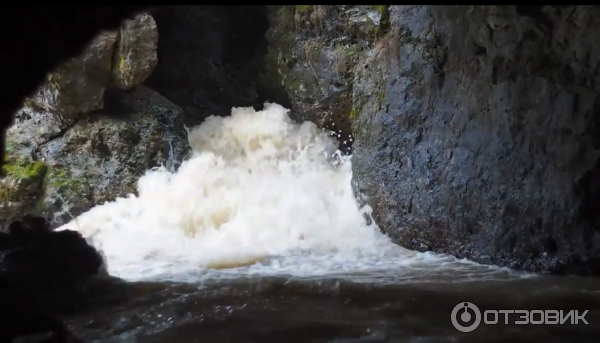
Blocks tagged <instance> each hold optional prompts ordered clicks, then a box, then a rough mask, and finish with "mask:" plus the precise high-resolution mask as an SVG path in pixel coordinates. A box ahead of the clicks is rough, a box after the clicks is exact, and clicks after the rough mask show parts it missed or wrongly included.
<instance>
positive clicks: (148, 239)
mask: <svg viewBox="0 0 600 343" xmlns="http://www.w3.org/2000/svg"><path fill="white" fill-rule="evenodd" d="M189 140H190V145H191V146H192V148H193V151H194V155H193V157H192V158H191V159H190V160H189V161H186V162H184V163H183V164H182V165H181V167H180V168H179V170H178V171H177V172H176V173H172V172H169V171H167V170H165V169H159V170H153V171H149V172H147V173H146V175H145V176H143V177H142V178H141V179H140V180H139V183H138V191H139V192H138V193H139V194H138V196H133V195H131V196H130V197H129V198H120V199H117V200H116V201H114V202H109V203H106V204H104V205H101V206H97V207H95V208H93V209H91V210H90V211H88V212H87V213H84V214H82V215H81V216H79V217H78V218H77V219H76V220H73V221H72V222H70V223H69V224H67V225H64V226H63V227H61V229H72V230H77V231H80V232H81V233H82V234H84V235H85V236H86V237H90V238H91V241H92V242H93V244H94V245H95V246H96V247H98V248H100V249H101V250H102V251H103V252H104V254H105V255H106V258H107V263H108V270H109V272H110V273H111V274H112V275H115V276H119V277H122V278H125V279H128V280H142V279H157V278H158V279H176V280H186V281H194V280H196V281H197V280H200V279H202V278H207V277H214V276H215V275H217V274H218V275H220V276H224V275H240V274H246V275H247V274H253V275H282V274H285V275H295V276H319V275H332V274H343V273H354V274H355V275H360V273H384V274H386V275H393V274H395V273H402V271H406V270H411V271H413V273H415V272H417V273H418V272H423V271H425V270H429V271H431V270H438V271H439V270H448V269H449V267H448V266H449V265H452V266H453V267H452V269H456V267H457V266H459V265H460V266H463V267H464V268H467V267H468V268H473V267H474V266H475V265H474V264H472V263H470V262H466V261H457V260H455V259H453V258H449V257H444V256H438V255H435V254H420V253H415V252H412V251H409V250H406V249H403V248H401V247H400V246H397V245H394V244H393V243H391V241H390V240H389V239H388V237H387V236H385V235H383V234H381V233H380V232H379V230H378V228H377V227H376V224H372V225H367V223H366V221H365V219H364V215H365V214H368V213H369V209H368V208H362V209H360V208H359V207H358V204H357V201H356V199H355V197H354V195H353V191H352V188H351V178H352V166H351V162H350V160H349V159H348V158H344V157H341V156H340V155H339V153H336V143H335V141H334V140H333V139H331V138H330V137H329V136H328V135H327V134H326V133H325V132H323V131H321V130H319V129H318V128H317V127H316V126H315V125H314V124H312V123H309V122H306V123H304V124H301V125H300V124H297V123H294V122H293V121H292V120H290V119H289V118H288V116H287V110H286V109H284V108H283V107H281V106H279V105H276V104H268V105H266V106H265V110H263V111H258V112H255V111H254V110H253V109H252V108H235V109H233V110H232V115H231V116H230V117H226V118H220V117H210V118H208V119H207V120H206V121H205V122H204V123H203V124H202V125H201V126H199V127H197V128H195V129H193V130H191V131H190V132H189ZM483 269H486V268H483ZM486 270H490V269H489V268H487V269H486Z"/></svg>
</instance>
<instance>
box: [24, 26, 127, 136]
mask: <svg viewBox="0 0 600 343" xmlns="http://www.w3.org/2000/svg"><path fill="white" fill-rule="evenodd" d="M116 39H117V34H116V33H115V32H103V33H101V34H100V35H98V36H97V37H96V38H95V39H94V41H93V42H92V43H91V44H90V45H89V46H88V48H86V49H85V50H84V51H83V53H82V54H81V56H79V57H75V58H72V59H71V60H70V61H69V62H66V63H63V64H62V65H60V66H59V67H58V68H57V70H55V71H54V72H52V73H50V74H48V77H47V81H46V82H45V83H44V84H43V85H42V86H41V87H40V88H39V89H38V91H37V93H36V94H35V95H34V96H33V97H32V98H31V100H30V102H29V103H28V102H26V104H27V103H28V104H29V105H33V106H34V107H38V108H40V109H46V110H48V111H51V112H53V113H55V114H56V115H58V116H59V117H60V118H61V119H63V120H66V121H67V122H66V123H65V125H69V124H70V123H72V121H73V120H75V119H76V118H74V116H76V115H78V114H81V113H85V112H90V111H92V110H97V109H101V108H102V105H103V101H102V99H103V98H102V97H103V95H104V90H105V88H106V86H107V85H108V83H109V81H110V71H111V65H112V54H113V47H114V45H115V42H116Z"/></svg>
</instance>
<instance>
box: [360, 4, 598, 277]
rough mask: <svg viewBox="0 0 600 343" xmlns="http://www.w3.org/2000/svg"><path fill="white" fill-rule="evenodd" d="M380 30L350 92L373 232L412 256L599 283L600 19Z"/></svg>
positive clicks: (437, 21) (407, 9)
mask: <svg viewBox="0 0 600 343" xmlns="http://www.w3.org/2000/svg"><path fill="white" fill-rule="evenodd" d="M390 19H391V23H392V32H391V33H390V34H389V35H388V36H387V37H386V38H384V39H383V40H382V41H381V42H380V44H379V47H378V48H376V49H375V50H376V51H375V52H374V55H373V57H372V58H371V59H370V60H368V61H366V63H365V64H364V65H362V66H360V68H363V69H364V70H362V71H361V70H359V71H357V75H358V77H357V80H358V82H355V90H354V100H355V101H354V103H355V108H356V110H357V112H358V113H359V115H358V116H357V118H356V119H355V120H354V121H353V131H354V132H355V136H356V143H355V145H354V149H355V152H354V171H355V181H356V184H357V188H358V189H359V190H360V191H362V192H364V193H365V194H366V196H367V198H366V199H367V200H366V201H367V202H368V203H370V204H371V205H372V206H373V207H374V208H375V212H376V214H377V220H378V222H379V223H380V225H381V226H382V227H383V228H384V229H385V230H386V231H387V233H388V234H389V235H390V236H391V237H392V238H393V239H394V240H395V241H396V242H398V243H399V244H401V245H403V246H405V247H407V248H411V249H417V250H433V251H436V252H442V253H450V254H454V255H456V256H458V257H467V258H470V259H473V260H475V261H479V262H484V263H494V264H499V265H503V266H510V267H516V268H525V269H528V270H534V271H549V272H554V273H558V274H560V273H581V274H588V273H592V274H598V273H600V266H599V264H598V262H597V261H598V258H599V257H600V232H599V231H600V221H599V219H600V215H599V213H600V211H599V209H600V203H599V200H600V197H599V196H600V188H599V181H598V180H599V179H598V176H599V175H598V174H599V165H598V157H599V151H600V150H599V149H600V145H599V143H600V130H599V129H600V127H599V126H598V123H599V119H600V112H599V110H600V99H599V97H598V95H599V94H600V83H599V82H598V81H599V76H600V75H599V72H598V68H597V67H598V61H599V59H600V41H599V40H598V39H597V35H598V33H599V32H600V9H599V8H598V7H596V6H577V7H576V6H557V7H553V6H545V7H544V8H543V9H542V7H541V6H460V7H459V6H390ZM377 49H378V50H377ZM377 96H380V97H381V98H382V102H381V106H378V107H374V106H370V105H369V104H370V103H373V102H374V101H375V100H374V99H375V97H377Z"/></svg>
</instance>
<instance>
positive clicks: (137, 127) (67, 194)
mask: <svg viewBox="0 0 600 343" xmlns="http://www.w3.org/2000/svg"><path fill="white" fill-rule="evenodd" d="M29 112H30V113H31V115H29V116H27V117H23V118H21V119H19V120H18V121H17V123H16V124H15V125H14V126H13V127H12V128H11V129H10V130H9V135H8V136H9V138H10V139H9V142H10V147H11V149H10V151H11V152H10V153H9V154H8V156H9V161H18V163H19V164H17V162H15V163H13V162H9V164H8V165H7V166H6V168H5V169H6V171H7V172H9V174H10V173H12V174H14V175H15V177H14V179H17V180H21V181H20V183H19V182H16V183H15V182H13V181H10V183H9V180H11V179H10V177H9V178H6V179H5V180H3V181H2V185H4V184H5V183H6V184H7V185H15V186H11V187H12V188H7V187H5V186H1V185H0V200H1V201H0V204H5V203H7V202H5V201H7V200H13V199H14V200H15V201H16V202H10V203H8V204H12V205H10V206H8V208H7V206H5V205H2V206H3V207H1V208H0V220H4V221H6V222H8V221H10V220H12V219H13V218H17V217H19V216H20V215H22V214H23V213H27V212H30V213H37V214H39V215H44V216H46V217H48V218H52V219H54V225H57V226H58V225H62V224H64V223H65V222H67V221H70V219H71V218H72V217H75V216H77V215H78V214H80V213H82V212H84V211H87V210H88V209H90V208H91V207H92V206H94V205H96V204H99V203H102V202H104V201H107V200H113V199H114V198H116V197H118V196H127V195H128V194H130V193H135V191H136V185H137V180H138V179H139V178H140V177H141V176H142V175H143V174H144V173H145V172H146V171H147V170H149V169H151V168H153V167H158V166H160V165H164V166H165V167H167V168H170V169H171V170H174V169H175V168H177V167H178V166H179V164H180V163H181V162H182V161H183V160H184V159H185V158H186V157H187V156H188V155H187V154H188V152H189V144H188V141H187V132H186V130H185V128H184V125H183V122H182V120H181V109H180V108H179V107H177V106H175V105H173V104H172V103H170V102H169V101H168V100H166V99H165V98H163V97H162V96H160V95H159V94H158V93H156V92H154V91H152V90H150V89H148V88H145V87H142V86H139V87H136V88H135V89H133V90H131V91H121V90H111V91H108V92H107V93H106V108H105V109H104V110H103V111H102V112H100V113H94V114H85V115H82V117H81V118H80V119H79V120H78V121H77V122H75V123H74V124H73V125H71V126H70V127H69V128H68V129H66V130H64V131H62V132H60V134H56V135H53V136H50V137H49V138H48V139H47V140H42V139H39V134H38V132H45V130H47V127H48V125H49V123H48V122H44V121H42V120H41V118H45V115H44V114H43V113H40V112H37V111H35V110H32V109H30V110H29ZM105 113H109V114H115V113H119V114H120V115H121V116H122V118H121V119H115V118H113V116H108V115H105ZM32 156H34V157H35V158H33V157H32ZM17 185H18V186H17ZM1 187H4V188H1ZM3 189H8V190H9V191H8V192H7V191H2V190H3ZM17 200H18V201H17Z"/></svg>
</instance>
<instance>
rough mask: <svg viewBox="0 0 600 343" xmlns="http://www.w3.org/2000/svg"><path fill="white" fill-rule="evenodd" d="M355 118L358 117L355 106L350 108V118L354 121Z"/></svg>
mask: <svg viewBox="0 0 600 343" xmlns="http://www.w3.org/2000/svg"><path fill="white" fill-rule="evenodd" d="M357 118H358V111H357V110H356V108H354V107H352V110H351V111H350V120H351V121H355V120H356V119H357Z"/></svg>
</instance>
